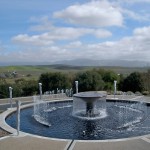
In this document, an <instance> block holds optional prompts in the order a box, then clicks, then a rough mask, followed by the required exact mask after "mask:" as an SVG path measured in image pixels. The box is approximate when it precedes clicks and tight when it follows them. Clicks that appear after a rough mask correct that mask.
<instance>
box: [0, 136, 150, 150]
mask: <svg viewBox="0 0 150 150" xmlns="http://www.w3.org/2000/svg"><path fill="white" fill-rule="evenodd" d="M0 150H150V138H145V137H144V138H139V139H131V140H125V141H112V142H111V141H109V142H108V141H106V142H105V141H104V142H102V141H96V142H91V141H90V142H88V141H85V142H84V141H73V143H72V142H71V140H52V139H48V138H40V137H32V136H30V135H27V136H22V137H20V136H18V137H17V136H9V137H5V138H1V139H0Z"/></svg>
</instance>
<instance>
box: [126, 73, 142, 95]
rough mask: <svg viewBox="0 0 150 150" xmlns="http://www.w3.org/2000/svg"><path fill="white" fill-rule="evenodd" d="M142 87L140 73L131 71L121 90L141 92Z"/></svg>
mask: <svg viewBox="0 0 150 150" xmlns="http://www.w3.org/2000/svg"><path fill="white" fill-rule="evenodd" d="M143 89H144V85H143V81H142V78H141V74H140V73H138V72H134V73H131V74H130V75H129V76H128V77H126V78H125V80H124V82H123V91H132V92H136V91H139V92H142V91H143Z"/></svg>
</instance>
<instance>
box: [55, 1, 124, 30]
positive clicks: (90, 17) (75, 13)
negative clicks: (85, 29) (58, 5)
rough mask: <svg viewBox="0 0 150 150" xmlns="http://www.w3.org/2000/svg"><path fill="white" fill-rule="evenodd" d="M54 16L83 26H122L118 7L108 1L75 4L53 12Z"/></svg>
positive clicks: (121, 17)
mask: <svg viewBox="0 0 150 150" xmlns="http://www.w3.org/2000/svg"><path fill="white" fill-rule="evenodd" d="M54 17H55V18H63V19H65V20H66V21H68V22H69V23H73V24H78V25H84V26H96V27H106V26H122V25H123V16H122V14H121V12H120V9H119V8H117V7H116V6H113V5H112V4H111V3H110V2H108V1H104V0H102V1H98V0H97V1H91V2H88V3H85V4H77V5H72V6H69V7H67V8H66V9H64V10H62V11H58V12H55V13H54Z"/></svg>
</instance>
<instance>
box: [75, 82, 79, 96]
mask: <svg viewBox="0 0 150 150" xmlns="http://www.w3.org/2000/svg"><path fill="white" fill-rule="evenodd" d="M75 85H76V93H78V81H75Z"/></svg>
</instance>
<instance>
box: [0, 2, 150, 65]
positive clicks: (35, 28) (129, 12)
mask: <svg viewBox="0 0 150 150" xmlns="http://www.w3.org/2000/svg"><path fill="white" fill-rule="evenodd" d="M82 58H86V59H96V60H107V59H124V60H140V61H150V0H55V1H51V0H13V1H12V0H4V1H2V0H0V62H8V61H13V62H21V61H22V62H55V61H60V60H70V59H82Z"/></svg>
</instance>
